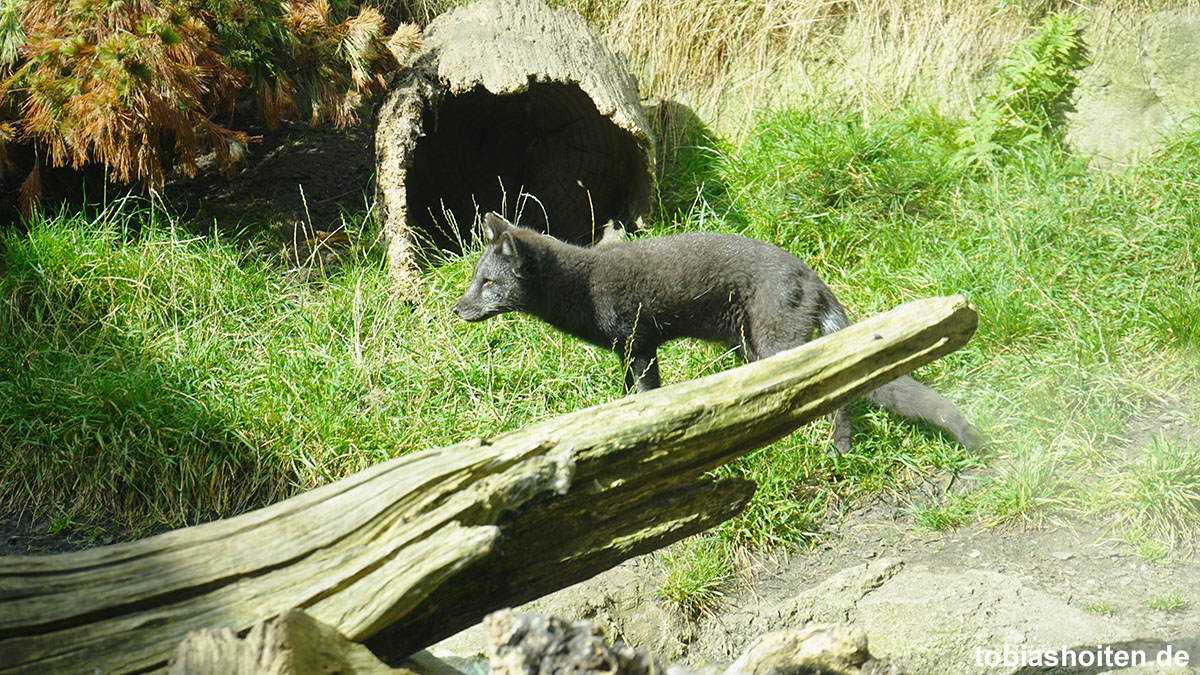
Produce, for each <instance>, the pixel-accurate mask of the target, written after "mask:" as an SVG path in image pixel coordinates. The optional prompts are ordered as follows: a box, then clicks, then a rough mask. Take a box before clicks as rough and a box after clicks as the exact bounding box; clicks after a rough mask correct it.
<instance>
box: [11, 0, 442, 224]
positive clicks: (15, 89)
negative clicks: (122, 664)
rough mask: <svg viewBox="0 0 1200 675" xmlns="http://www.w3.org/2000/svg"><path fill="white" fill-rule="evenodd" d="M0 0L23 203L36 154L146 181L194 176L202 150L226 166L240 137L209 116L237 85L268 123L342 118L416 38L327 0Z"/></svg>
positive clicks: (369, 13) (36, 186) (31, 190)
mask: <svg viewBox="0 0 1200 675" xmlns="http://www.w3.org/2000/svg"><path fill="white" fill-rule="evenodd" d="M3 1H4V4H3V5H2V9H0V47H2V48H3V53H2V54H0V160H2V159H3V153H4V152H5V149H6V146H7V145H9V144H26V145H29V146H32V148H33V150H34V156H35V157H37V158H38V159H37V160H35V162H34V166H33V167H32V168H31V169H30V173H29V174H28V176H27V177H26V179H25V180H24V182H23V184H22V188H21V190H20V200H21V202H22V203H23V207H24V210H27V209H28V207H29V204H30V200H32V199H35V198H36V197H37V195H38V194H39V193H40V167H39V164H40V163H41V162H46V163H48V164H50V165H51V166H55V167H62V166H71V167H74V168H76V169H78V168H80V167H82V166H84V165H86V164H90V163H99V164H102V165H103V166H104V167H105V169H106V172H107V173H108V176H109V177H110V178H111V179H112V180H115V181H118V182H122V183H133V182H141V183H143V184H144V185H145V186H146V187H147V188H149V189H152V190H156V189H159V188H161V186H162V184H163V181H164V166H167V165H171V164H173V165H174V166H175V167H177V168H178V169H179V170H181V171H182V172H183V173H184V174H185V175H188V176H192V175H195V172H196V169H197V160H198V156H199V154H200V153H201V152H203V151H209V150H211V151H213V152H214V154H215V156H216V160H217V162H218V164H219V165H220V166H221V167H222V168H223V169H225V170H228V169H229V168H230V167H231V166H232V165H233V163H234V162H235V159H236V158H237V156H238V155H239V154H240V153H239V152H238V150H239V149H240V148H241V147H242V146H244V144H246V143H248V142H249V141H250V140H251V139H250V138H249V137H248V136H247V134H246V133H244V132H242V131H238V130H235V129H233V128H231V126H230V125H229V124H228V123H221V122H218V121H216V120H215V119H214V117H215V115H217V114H218V113H220V112H221V111H232V109H233V107H232V106H233V103H234V101H235V100H236V98H237V97H238V96H239V95H240V94H243V93H248V94H249V95H250V96H252V97H253V98H254V100H256V101H257V103H258V106H259V110H260V113H261V115H262V117H263V119H264V120H265V121H266V122H267V123H268V125H271V126H274V125H275V124H276V123H277V122H278V121H279V119H281V118H283V117H287V116H294V115H297V114H299V113H300V111H301V109H302V108H307V110H308V111H309V112H310V116H311V120H312V122H313V123H314V124H315V123H317V122H319V121H320V120H322V119H329V120H330V121H332V122H333V123H334V124H337V125H339V126H345V125H349V124H352V123H354V122H355V121H356V119H357V118H356V115H357V111H358V110H359V109H360V107H361V104H362V102H363V101H364V100H365V99H366V98H367V97H369V96H370V95H371V94H373V93H375V92H377V91H378V90H380V89H381V88H382V87H383V85H384V84H385V79H384V78H385V74H386V73H387V72H388V71H390V70H393V69H394V68H396V67H397V65H398V64H397V62H400V63H403V62H405V61H406V60H407V57H408V56H409V55H411V54H412V53H413V52H415V50H416V46H417V40H418V37H419V33H417V32H416V31H415V29H413V28H412V27H404V28H403V30H400V31H397V32H396V33H394V34H392V35H388V33H387V30H386V26H385V22H384V19H383V16H382V15H381V14H380V13H379V12H378V11H376V10H375V9H372V8H370V7H364V8H362V9H360V10H359V11H358V13H357V14H350V13H349V10H350V8H349V7H348V6H347V4H346V3H345V2H341V3H339V7H338V8H337V10H336V11H335V8H334V7H333V6H331V4H330V2H329V0H285V1H284V2H283V3H273V2H267V1H266V0H225V1H224V2H213V1H204V2H201V1H200V0H174V1H172V2H153V1H151V0H119V1H116V2H114V1H111V0H26V1H24V2H15V3H14V2H13V0H3ZM339 16H342V17H343V18H340V19H339V18H338V17H339ZM297 99H299V100H300V101H302V102H303V103H302V104H300V103H298V102H297ZM231 119H232V118H231Z"/></svg>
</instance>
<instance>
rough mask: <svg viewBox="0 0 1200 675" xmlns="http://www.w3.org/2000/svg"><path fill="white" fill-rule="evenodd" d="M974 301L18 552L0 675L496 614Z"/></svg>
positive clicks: (683, 506)
mask: <svg viewBox="0 0 1200 675" xmlns="http://www.w3.org/2000/svg"><path fill="white" fill-rule="evenodd" d="M975 321H976V318H975V313H974V311H973V310H972V309H971V308H970V307H969V305H968V304H967V303H966V301H965V300H964V299H963V298H961V297H958V296H956V297H951V298H934V299H929V300H922V301H918V302H915V303H910V304H908V305H905V306H903V307H900V308H897V309H895V310H893V311H891V312H888V313H887V314H884V315H880V316H877V317H874V318H872V319H868V320H866V321H863V322H862V323H859V324H856V325H854V326H851V327H849V328H846V329H844V330H842V331H839V332H838V333H836V334H834V335H831V336H829V337H826V338H822V339H820V340H817V341H814V342H812V343H810V344H808V345H805V346H803V347H800V348H798V349H795V350H792V351H789V352H785V353H783V354H779V355H776V356H774V357H772V358H770V359H765V360H763V361H759V362H757V363H753V364H749V365H746V366H743V367H740V368H736V369H734V370H730V371H727V372H724V373H718V374H715V375H711V376H708V377H705V378H701V379H698V380H692V381H689V382H684V383H681V384H678V385H674V386H670V387H664V388H662V389H658V390H655V391H651V392H647V393H644V394H639V395H637V396H631V397H626V398H622V399H620V400H617V401H613V402H611V403H607V404H604V405H600V406H596V407H592V408H588V409H585V410H581V411H578V412H575V413H571V414H568V415H563V416H561V417H557V418H554V419H551V420H547V421H546V422H543V423H541V424H537V425H534V426H531V427H528V428H525V429H521V430H517V431H513V432H510V433H506V434H502V435H499V436H496V437H493V438H486V439H473V440H470V441H466V442H463V443H459V444H457V445H452V446H448V447H445V448H437V449H433V450H427V451H424V452H419V453H415V454H411V455H407V456H405V457H400V458H397V459H395V460H392V461H389V462H386V463H383V464H380V465H378V466H375V467H372V468H370V469H367V470H365V471H362V472H360V473H358V474H355V475H353V476H350V477H348V478H346V479H343V480H341V481H338V482H336V483H333V484H330V485H327V486H324V487H321V488H318V489H316V490H312V491H310V492H307V493H304V494H302V495H298V496H296V497H293V498H291V499H288V500H286V501H283V502H280V503H278V504H275V505H273V506H269V507H267V508H264V509H260V510H257V511H253V512H250V513H246V514H244V515H241V516H238V517H236V518H231V519H228V520H223V521H217V522H213V523H207V524H204V525H199V526H196V527H191V528H186V529H182V530H177V531H174V532H168V533H165V534H162V535H158V536H155V537H151V538H148V539H144V540H141V541H136V542H130V543H125V544H118V545H115V546H108V547H103V548H97V549H92V550H88V551H81V552H78V553H68V554H63V555H56V556H46V557H21V556H14V557H8V558H0V673H16V672H39V673H40V672H77V671H81V670H87V671H91V670H92V669H94V668H95V669H99V670H100V671H101V672H130V671H142V670H152V669H161V668H163V667H164V666H165V664H166V661H167V659H168V658H169V656H170V654H171V651H172V650H173V649H174V648H175V645H176V644H178V643H179V642H180V641H181V640H182V639H183V637H184V636H185V635H186V634H187V633H188V632H190V631H192V630H196V629H200V628H230V629H232V630H234V631H235V632H238V633H241V632H244V631H246V630H248V629H249V628H250V627H251V626H253V625H254V624H255V623H256V622H257V621H259V620H261V619H266V618H270V617H273V616H278V615H281V614H283V613H285V612H286V611H288V610H289V609H292V608H300V609H304V610H305V611H306V612H307V613H308V614H309V615H311V616H312V617H313V618H314V619H316V620H318V621H321V622H323V623H326V624H328V625H330V626H332V627H333V628H335V629H336V630H337V631H339V632H340V633H342V634H343V635H345V636H346V637H347V638H349V639H351V640H354V641H364V640H368V638H370V640H369V641H368V643H367V644H368V646H369V647H371V648H372V650H374V651H376V653H377V654H383V655H386V656H388V657H394V656H399V655H406V654H408V653H410V652H412V651H415V650H416V649H418V648H420V647H422V646H425V645H427V644H429V643H431V642H432V641H434V640H436V639H438V638H441V637H444V636H446V635H449V634H451V633H453V632H454V631H456V630H458V629H460V628H463V627H465V626H468V625H471V624H472V623H474V622H477V621H479V620H480V619H481V618H482V617H483V616H484V615H485V614H486V613H487V612H489V611H491V610H494V609H497V608H500V607H505V606H511V605H515V604H518V603H520V602H522V601H524V600H528V599H532V598H534V597H537V596H539V595H542V594H544V593H546V592H549V591H552V590H555V589H557V588H562V587H564V586H566V585H569V584H571V583H574V582H576V581H579V580H582V579H585V578H587V577H589V576H591V575H593V574H595V573H596V572H599V571H602V570H604V569H607V568H608V567H611V566H613V565H615V564H617V563H619V562H620V561H622V560H624V559H626V558H629V557H631V556H634V555H637V554H640V553H643V552H646V551H649V550H653V549H654V548H657V547H660V546H663V545H665V544H668V543H670V542H673V541H675V540H678V539H680V538H683V537H685V536H688V535H690V534H693V533H695V532H698V531H701V530H703V529H705V528H708V527H711V526H712V525H714V524H716V523H719V522H721V521H722V520H725V519H727V518H729V517H731V516H732V515H734V514H735V513H737V512H738V511H739V510H740V509H741V508H743V507H744V505H745V502H746V501H747V500H748V499H749V497H750V495H751V494H752V492H753V485H752V484H749V483H748V482H746V481H741V480H725V481H712V480H706V479H701V478H700V476H702V474H703V473H704V472H705V471H707V470H709V469H711V468H713V467H715V466H717V465H719V464H721V463H723V462H726V461H729V460H730V459H732V458H734V457H737V456H738V455H740V454H743V453H745V452H747V451H749V450H751V449H753V448H756V447H760V446H762V445H765V444H767V443H769V442H771V441H773V440H776V439H778V438H780V437H782V436H784V435H786V434H787V433H790V432H791V431H792V430H794V429H796V428H797V427H799V426H800V425H802V424H805V423H806V422H808V421H810V420H813V419H815V418H817V417H819V416H821V415H823V414H825V413H828V412H831V411H832V410H834V409H836V408H838V407H839V406H841V405H843V404H845V403H846V402H848V401H850V400H851V399H853V398H856V397H858V396H859V395H861V394H862V393H864V392H866V391H869V390H871V389H873V388H874V387H876V386H878V385H880V384H882V383H884V382H887V381H889V380H891V379H893V378H895V377H897V376H899V375H902V374H904V373H907V372H909V371H910V370H912V369H913V368H916V367H918V366H920V365H922V364H924V363H927V362H929V361H932V360H933V359H936V358H938V357H939V356H941V355H943V354H946V353H948V352H951V351H953V350H954V349H957V348H958V347H960V346H961V345H963V344H965V343H966V341H967V339H968V338H969V337H970V335H971V333H972V332H973V331H974V328H975Z"/></svg>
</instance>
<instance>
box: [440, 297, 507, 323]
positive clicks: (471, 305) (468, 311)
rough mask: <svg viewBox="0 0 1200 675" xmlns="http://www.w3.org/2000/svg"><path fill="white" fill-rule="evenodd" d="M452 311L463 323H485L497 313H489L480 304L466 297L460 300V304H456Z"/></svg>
mask: <svg viewBox="0 0 1200 675" xmlns="http://www.w3.org/2000/svg"><path fill="white" fill-rule="evenodd" d="M450 311H452V312H454V316H457V317H458V318H460V319H462V320H463V321H483V320H484V319H487V318H490V317H491V316H492V315H494V314H495V313H496V312H489V311H487V309H486V308H484V307H481V306H480V304H479V303H478V302H475V301H473V300H471V299H470V298H469V297H467V296H465V295H464V296H463V297H461V298H459V299H458V302H456V303H454V307H453V308H451V310H450Z"/></svg>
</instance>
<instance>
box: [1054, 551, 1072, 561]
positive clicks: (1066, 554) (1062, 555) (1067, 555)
mask: <svg viewBox="0 0 1200 675" xmlns="http://www.w3.org/2000/svg"><path fill="white" fill-rule="evenodd" d="M1050 555H1052V556H1054V557H1055V558H1058V559H1059V560H1070V559H1071V558H1074V557H1075V554H1074V553H1071V552H1070V551H1055V552H1053V553H1051V554H1050Z"/></svg>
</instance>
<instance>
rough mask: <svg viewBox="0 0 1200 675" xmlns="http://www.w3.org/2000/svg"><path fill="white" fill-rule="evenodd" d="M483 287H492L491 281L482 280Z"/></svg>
mask: <svg viewBox="0 0 1200 675" xmlns="http://www.w3.org/2000/svg"><path fill="white" fill-rule="evenodd" d="M483 285H484V286H491V285H492V280H491V279H484V280H483Z"/></svg>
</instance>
